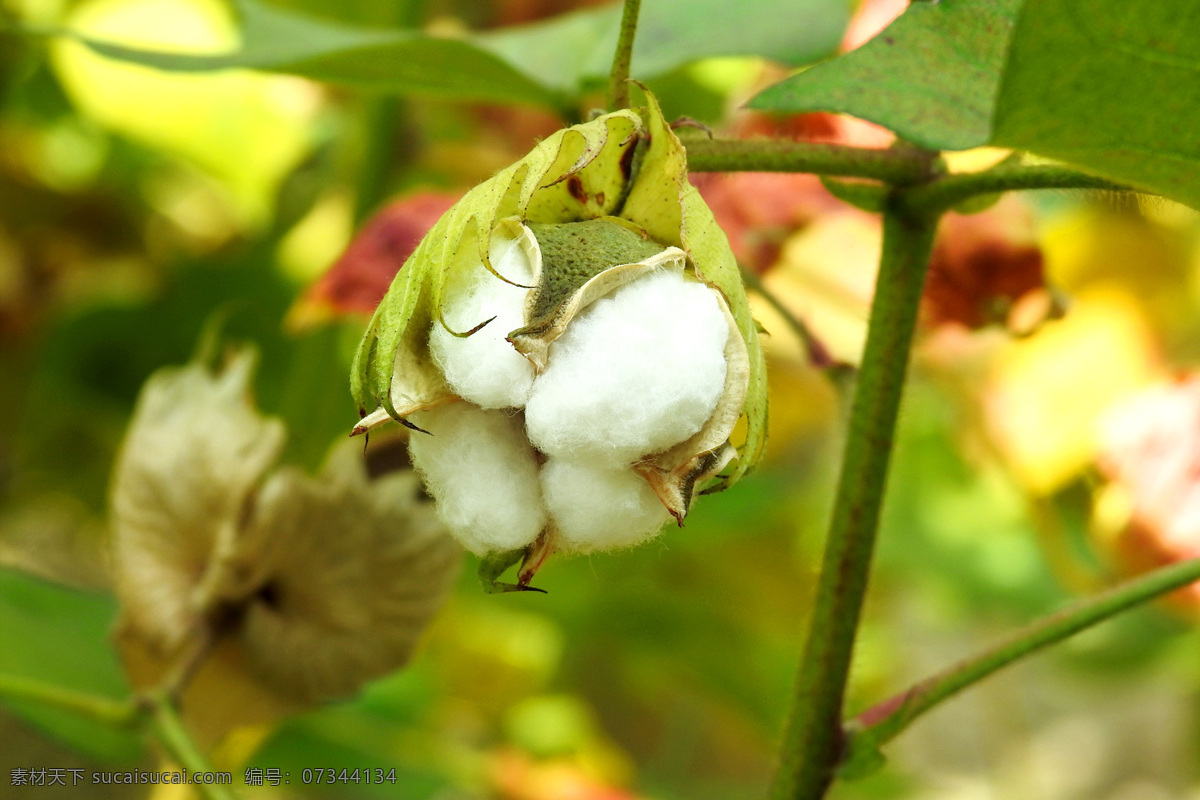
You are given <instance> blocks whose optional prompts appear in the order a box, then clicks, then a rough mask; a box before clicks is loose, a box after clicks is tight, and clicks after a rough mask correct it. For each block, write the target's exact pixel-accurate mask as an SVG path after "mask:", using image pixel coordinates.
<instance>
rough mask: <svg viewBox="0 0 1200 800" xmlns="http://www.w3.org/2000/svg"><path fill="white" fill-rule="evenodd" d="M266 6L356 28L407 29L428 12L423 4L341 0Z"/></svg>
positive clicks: (280, 1) (280, 0)
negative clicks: (410, 23) (406, 23)
mask: <svg viewBox="0 0 1200 800" xmlns="http://www.w3.org/2000/svg"><path fill="white" fill-rule="evenodd" d="M264 2H266V3H268V4H270V5H273V6H277V7H280V8H286V9H289V10H292V11H298V12H300V13H303V14H311V15H312V16H314V17H326V18H329V19H334V20H338V21H341V22H347V23H350V24H353V25H371V26H387V25H403V23H404V21H405V20H410V19H412V18H413V17H415V16H416V15H417V14H419V13H420V11H421V10H422V9H424V8H425V6H426V3H424V2H423V0H340V2H337V3H330V2H328V0H264Z"/></svg>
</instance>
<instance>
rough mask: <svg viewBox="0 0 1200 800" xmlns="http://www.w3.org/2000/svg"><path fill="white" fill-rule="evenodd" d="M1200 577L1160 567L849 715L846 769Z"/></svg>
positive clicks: (1194, 568) (1187, 566)
mask: <svg viewBox="0 0 1200 800" xmlns="http://www.w3.org/2000/svg"><path fill="white" fill-rule="evenodd" d="M1195 581H1200V558H1194V559H1191V560H1190V561H1183V562H1181V563H1178V564H1173V565H1171V566H1169V567H1162V568H1160V569H1157V570H1155V571H1153V572H1151V573H1149V574H1147V575H1143V576H1141V577H1139V578H1135V579H1133V580H1130V581H1126V582H1125V583H1122V584H1120V585H1117V586H1114V587H1113V588H1111V589H1109V590H1108V591H1106V592H1102V593H1100V594H1098V595H1096V596H1094V597H1089V598H1086V599H1084V600H1080V601H1078V602H1076V603H1074V604H1072V605H1070V606H1068V607H1067V608H1064V609H1063V610H1062V611H1059V612H1057V613H1055V614H1051V615H1050V616H1048V617H1045V618H1043V619H1041V620H1039V621H1037V622H1035V623H1033V624H1032V625H1030V626H1029V627H1027V628H1025V629H1023V630H1021V631H1018V632H1017V633H1015V634H1013V635H1012V636H1010V637H1009V638H1008V639H1006V640H1005V641H1003V642H1000V643H999V644H997V645H996V646H994V647H992V648H991V649H989V650H986V651H985V652H983V653H980V654H979V655H976V656H973V657H971V658H968V659H967V660H965V661H962V662H960V663H959V664H956V665H955V666H953V667H950V668H949V669H947V670H945V671H943V672H940V673H938V674H936V675H934V676H932V677H930V678H927V679H925V680H923V681H921V682H920V683H918V684H917V685H916V686H913V687H912V688H911V689H909V690H908V691H906V692H904V693H902V694H900V695H897V696H896V697H893V698H891V699H890V700H886V701H884V702H883V703H880V704H879V705H877V706H875V707H874V708H871V709H868V710H867V711H865V712H863V713H862V714H860V715H859V716H858V718H857V719H855V720H854V721H853V722H852V723H851V726H852V727H853V728H857V730H855V731H853V732H852V734H851V739H850V748H849V755H848V757H847V759H846V764H847V767H848V768H850V769H854V768H855V766H856V765H858V764H868V763H871V762H877V761H878V760H879V756H878V750H879V748H880V747H881V746H882V745H883V744H885V743H887V742H889V741H891V740H892V739H894V738H895V737H896V736H897V734H899V733H900V732H901V731H903V730H904V729H905V728H907V727H908V726H909V725H911V724H912V723H913V721H914V720H916V719H917V717H919V716H921V715H922V714H924V713H925V712H926V711H929V710H930V709H932V708H933V707H935V706H937V705H938V704H940V703H942V702H944V701H946V700H948V699H949V698H951V697H953V696H954V695H955V694H957V693H958V692H960V691H962V690H963V689H965V688H967V687H968V686H971V685H973V684H975V683H978V682H979V681H981V680H983V679H984V678H986V677H988V676H990V675H991V674H992V673H994V672H997V671H999V670H1000V669H1002V668H1004V667H1006V666H1008V665H1009V664H1011V663H1013V662H1015V661H1018V660H1020V659H1022V658H1025V657H1026V656H1029V655H1032V654H1034V653H1036V652H1038V651H1040V650H1042V649H1043V648H1045V647H1048V646H1049V645H1052V644H1055V643H1057V642H1061V641H1062V640H1063V639H1066V638H1067V637H1069V636H1073V635H1075V634H1076V633H1079V632H1080V631H1083V630H1086V629H1087V628H1089V627H1091V626H1092V625H1095V624H1097V623H1099V622H1103V621H1105V620H1106V619H1108V618H1110V617H1113V616H1115V615H1117V614H1120V613H1121V612H1123V611H1128V610H1129V609H1131V608H1133V607H1134V606H1137V605H1139V604H1141V603H1145V602H1147V601H1149V600H1153V599H1154V598H1156V597H1160V596H1162V595H1164V594H1166V593H1168V592H1171V591H1174V590H1175V589H1179V588H1182V587H1184V586H1187V585H1188V584H1190V583H1193V582H1195Z"/></svg>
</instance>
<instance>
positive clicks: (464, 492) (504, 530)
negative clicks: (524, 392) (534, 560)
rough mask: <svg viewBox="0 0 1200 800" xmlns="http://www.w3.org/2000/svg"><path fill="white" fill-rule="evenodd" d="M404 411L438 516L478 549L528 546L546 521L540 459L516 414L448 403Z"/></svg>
mask: <svg viewBox="0 0 1200 800" xmlns="http://www.w3.org/2000/svg"><path fill="white" fill-rule="evenodd" d="M409 419H410V420H411V421H412V422H413V423H414V424H416V425H419V426H420V427H422V428H424V429H425V430H427V431H429V434H431V435H426V434H424V433H416V432H414V433H413V434H412V437H411V438H410V439H409V451H410V452H411V454H412V460H413V465H414V466H415V467H416V468H417V471H418V472H419V473H420V475H421V477H422V478H423V479H424V480H425V486H426V488H427V489H428V490H429V493H430V494H431V495H433V498H434V500H435V501H437V510H438V516H439V517H441V519H442V522H443V523H445V525H446V527H447V528H449V529H450V532H451V533H452V534H454V537H455V538H456V539H458V540H459V542H461V543H462V545H463V546H464V547H466V548H467V549H468V550H470V551H471V552H472V553H475V554H476V555H480V556H482V555H484V554H486V553H492V552H496V551H506V550H514V549H516V548H518V547H525V546H526V545H528V544H529V543H531V542H532V541H533V540H534V539H536V538H537V536H538V534H539V533H541V531H542V529H543V528H544V527H545V526H546V510H545V508H544V507H543V506H542V497H541V487H540V485H539V482H538V464H537V459H536V457H535V454H534V451H533V448H532V447H530V446H529V442H527V441H526V440H525V435H524V431H523V430H522V426H521V419H520V416H510V415H509V414H507V413H506V412H504V411H485V410H483V409H480V408H478V407H476V406H473V405H471V404H470V403H463V402H457V403H450V404H448V405H444V406H440V407H438V408H435V409H433V410H431V411H422V412H421V413H419V414H413V415H411V416H410V417H409Z"/></svg>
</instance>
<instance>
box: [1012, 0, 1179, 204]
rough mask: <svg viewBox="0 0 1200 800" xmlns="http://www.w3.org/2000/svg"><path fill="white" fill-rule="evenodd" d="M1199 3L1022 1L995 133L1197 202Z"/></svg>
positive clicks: (1110, 175)
mask: <svg viewBox="0 0 1200 800" xmlns="http://www.w3.org/2000/svg"><path fill="white" fill-rule="evenodd" d="M1197 131H1200V5H1197V4H1196V3H1195V2H1193V0H1162V2H1156V3H1129V2H1118V0H1028V2H1027V3H1026V4H1025V6H1024V8H1023V10H1022V13H1021V17H1020V20H1019V22H1018V24H1017V28H1016V31H1015V32H1014V34H1013V40H1012V48H1011V52H1010V55H1009V61H1008V66H1007V68H1006V69H1005V74H1004V81H1003V84H1002V87H1001V90H1000V96H999V100H998V102H997V108H996V126H995V136H994V139H993V141H994V142H995V143H996V144H1001V145H1005V146H1008V147H1018V148H1023V149H1027V150H1030V151H1032V152H1034V153H1038V154H1039V155H1043V156H1049V157H1051V158H1056V159H1061V160H1063V161H1068V162H1070V163H1072V164H1075V165H1078V166H1080V167H1082V168H1084V169H1087V170H1090V171H1094V172H1096V173H1098V174H1100V175H1103V176H1105V177H1108V178H1114V179H1116V180H1119V181H1124V182H1128V183H1130V184H1133V185H1134V186H1137V187H1138V188H1142V189H1146V190H1149V191H1152V192H1158V193H1162V194H1164V195H1167V196H1168V197H1171V198H1174V199H1176V200H1180V201H1182V202H1184V203H1187V204H1189V205H1191V206H1194V207H1196V208H1200V137H1198V136H1197Z"/></svg>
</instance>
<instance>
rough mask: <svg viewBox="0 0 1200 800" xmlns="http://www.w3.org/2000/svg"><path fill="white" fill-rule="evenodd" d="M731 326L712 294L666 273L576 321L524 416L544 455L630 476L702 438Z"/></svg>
mask: <svg viewBox="0 0 1200 800" xmlns="http://www.w3.org/2000/svg"><path fill="white" fill-rule="evenodd" d="M728 336H729V323H728V322H727V320H726V318H725V314H724V312H723V311H722V309H721V306H720V304H719V302H718V300H717V298H716V296H715V295H714V294H713V290H712V289H710V288H709V287H707V286H705V285H704V284H701V283H698V282H696V281H693V280H690V279H688V278H686V277H684V275H683V273H682V272H679V271H676V270H662V271H658V272H654V273H651V274H649V275H647V276H646V277H643V278H639V279H638V280H636V281H633V282H632V283H629V284H626V285H625V286H622V287H621V288H620V289H617V290H616V291H615V292H613V293H612V294H611V295H610V296H608V297H606V298H603V299H601V300H598V301H596V302H595V303H593V304H592V305H591V306H589V307H588V308H587V309H586V310H585V311H584V312H583V313H582V314H580V315H579V316H578V317H576V318H575V319H573V320H572V321H571V323H570V325H568V326H567V329H566V331H565V332H564V333H563V335H562V336H561V337H559V338H558V339H557V340H556V341H555V342H554V344H552V345H551V346H550V352H549V358H548V362H549V363H548V366H547V367H546V370H545V372H543V373H542V374H541V375H539V376H538V378H537V380H536V381H534V384H533V393H532V395H530V398H529V402H528V403H527V404H526V407H525V424H526V427H527V429H528V431H529V438H530V440H531V441H532V442H533V444H534V445H535V446H536V447H537V448H538V449H539V450H541V451H543V452H545V453H547V454H548V455H552V456H559V457H562V458H568V459H571V460H573V461H586V462H589V463H592V464H595V465H597V466H606V467H612V468H617V467H622V466H626V465H628V464H630V463H632V462H634V461H636V460H638V459H640V458H641V457H642V456H645V455H648V454H650V453H657V452H659V451H662V450H666V449H667V448H669V447H671V446H673V445H676V444H678V443H679V442H682V441H684V440H685V439H687V438H688V437H690V436H692V435H693V434H695V433H696V432H697V431H699V430H700V429H701V428H702V427H703V426H704V423H705V422H706V421H707V420H708V418H709V416H711V415H712V413H713V409H714V408H715V407H716V405H717V401H718V400H719V399H720V397H721V392H722V391H723V389H724V386H725V368H726V365H725V341H726V339H727V338H728Z"/></svg>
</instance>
